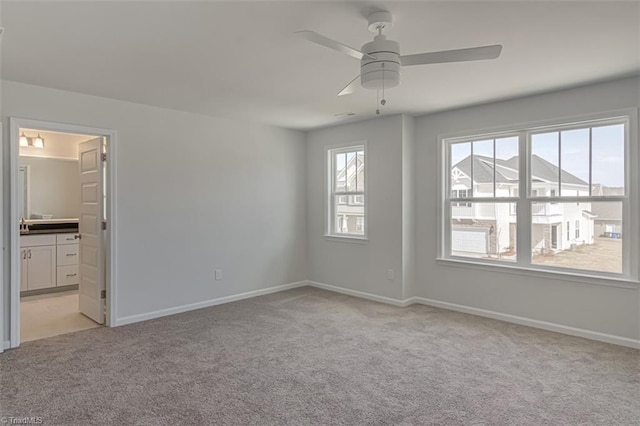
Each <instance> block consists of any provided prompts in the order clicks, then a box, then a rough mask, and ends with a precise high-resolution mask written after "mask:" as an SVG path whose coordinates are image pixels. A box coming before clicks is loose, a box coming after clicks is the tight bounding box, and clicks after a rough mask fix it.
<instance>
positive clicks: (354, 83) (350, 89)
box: [338, 74, 360, 96]
mask: <svg viewBox="0 0 640 426" xmlns="http://www.w3.org/2000/svg"><path fill="white" fill-rule="evenodd" d="M359 78H360V74H358V75H356V77H355V78H354V79H353V80H351V81H350V82H349V84H347V85H346V86H345V88H344V89H342V90H341V91H340V92H338V96H344V95H349V94H351V93H353V91H354V90H356V87H358V84H357V81H358V79H359Z"/></svg>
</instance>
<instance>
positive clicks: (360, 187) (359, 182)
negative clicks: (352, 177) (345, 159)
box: [356, 151, 365, 192]
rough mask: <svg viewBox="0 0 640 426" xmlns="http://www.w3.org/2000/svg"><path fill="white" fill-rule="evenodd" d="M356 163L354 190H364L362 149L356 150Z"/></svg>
mask: <svg viewBox="0 0 640 426" xmlns="http://www.w3.org/2000/svg"><path fill="white" fill-rule="evenodd" d="M356 161H357V165H358V172H357V175H356V179H357V185H356V187H357V188H356V191H357V192H364V173H365V170H364V151H358V155H357V160H356Z"/></svg>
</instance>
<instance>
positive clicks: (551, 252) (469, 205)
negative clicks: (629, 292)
mask: <svg viewBox="0 0 640 426" xmlns="http://www.w3.org/2000/svg"><path fill="white" fill-rule="evenodd" d="M590 131H591V132H592V134H591V142H590V135H589V132H590ZM623 132H624V126H623V125H611V126H601V127H593V128H591V129H589V128H586V129H572V130H567V131H556V132H548V133H541V134H535V135H533V136H532V139H531V156H530V157H529V159H528V160H529V167H530V171H531V178H530V179H531V180H530V188H531V194H530V196H531V197H532V198H535V197H552V198H554V200H553V201H549V200H544V201H540V202H535V201H534V202H533V203H532V206H531V210H532V211H531V252H532V261H533V263H534V264H544V265H550V266H557V267H566V268H574V269H588V270H597V271H604V272H615V273H620V272H622V236H623V232H622V203H621V202H620V201H597V202H595V201H594V202H592V201H591V200H589V199H586V200H585V201H584V202H575V201H573V202H563V200H562V198H563V197H576V198H578V197H586V198H588V197H590V196H612V195H618V196H619V195H623V194H624V133H623ZM450 154H451V181H450V190H451V198H452V202H451V204H450V208H451V252H452V254H453V255H457V256H465V257H477V258H492V259H500V260H503V261H515V260H516V256H517V253H516V241H517V226H516V224H517V216H516V203H510V202H473V201H470V200H469V199H472V198H493V197H497V198H500V197H517V196H518V188H519V155H518V138H517V137H515V136H514V137H505V138H498V139H490V140H485V141H482V140H479V141H472V142H465V143H457V144H452V145H451V152H450ZM590 164H591V167H590ZM560 165H561V166H560ZM590 182H591V193H590ZM456 198H467V200H465V201H460V202H457V201H455V199H456ZM556 199H557V201H556Z"/></svg>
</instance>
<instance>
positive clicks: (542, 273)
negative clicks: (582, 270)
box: [436, 257, 640, 290]
mask: <svg viewBox="0 0 640 426" xmlns="http://www.w3.org/2000/svg"><path fill="white" fill-rule="evenodd" d="M436 262H437V263H438V264H440V265H444V266H449V267H451V266H454V267H462V268H472V269H480V270H484V271H491V272H500V273H507V274H516V275H524V276H529V277H535V278H544V279H550V280H562V281H572V282H578V283H582V284H592V285H601V286H605V287H619V288H627V289H633V290H638V289H639V288H640V281H636V280H633V279H629V278H623V277H621V278H617V277H603V276H598V275H590V274H576V273H566V272H561V271H552V270H543V269H534V268H525V267H521V266H517V265H508V264H506V265H502V264H495V263H489V262H482V261H468V260H462V259H448V258H441V257H440V258H437V259H436Z"/></svg>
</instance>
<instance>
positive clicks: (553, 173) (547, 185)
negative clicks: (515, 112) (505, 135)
mask: <svg viewBox="0 0 640 426" xmlns="http://www.w3.org/2000/svg"><path fill="white" fill-rule="evenodd" d="M558 142H559V134H558V132H551V133H539V134H535V135H532V136H531V158H530V164H531V196H533V197H536V196H537V197H552V196H555V195H556V194H557V192H558V189H559V182H558V177H559V173H558V172H559V169H558V162H559V159H560V157H559V152H558V151H559V150H558ZM552 190H554V191H555V193H553V194H552V192H551V191H552Z"/></svg>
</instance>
